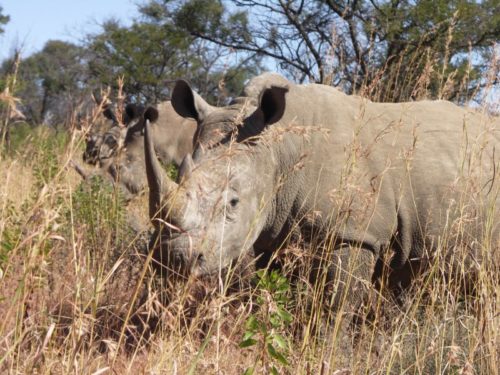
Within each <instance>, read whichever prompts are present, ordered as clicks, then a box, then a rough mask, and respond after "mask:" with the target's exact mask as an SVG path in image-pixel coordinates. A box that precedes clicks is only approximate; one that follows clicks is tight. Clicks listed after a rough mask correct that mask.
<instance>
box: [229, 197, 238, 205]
mask: <svg viewBox="0 0 500 375" xmlns="http://www.w3.org/2000/svg"><path fill="white" fill-rule="evenodd" d="M239 202H240V200H239V198H233V199H231V200H230V201H229V204H230V205H231V207H236V206H237V205H238V203H239Z"/></svg>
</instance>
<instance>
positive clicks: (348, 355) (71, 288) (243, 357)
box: [0, 0, 500, 375]
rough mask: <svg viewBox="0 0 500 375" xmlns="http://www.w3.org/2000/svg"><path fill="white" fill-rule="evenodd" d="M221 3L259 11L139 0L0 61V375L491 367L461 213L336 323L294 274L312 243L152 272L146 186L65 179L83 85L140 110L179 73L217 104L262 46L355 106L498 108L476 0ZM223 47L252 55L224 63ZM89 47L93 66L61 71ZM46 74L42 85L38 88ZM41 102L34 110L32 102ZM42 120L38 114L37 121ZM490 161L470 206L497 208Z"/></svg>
mask: <svg viewBox="0 0 500 375" xmlns="http://www.w3.org/2000/svg"><path fill="white" fill-rule="evenodd" d="M227 3H229V6H228V7H226V8H224V7H223V4H227ZM241 3H242V4H243V5H242V6H243V7H244V8H243V9H244V10H245V11H246V9H247V8H248V9H249V11H253V10H254V9H257V10H260V11H261V13H260V16H262V17H263V18H255V19H256V20H257V21H258V22H254V23H252V22H251V20H252V18H251V17H249V18H248V19H247V18H246V15H245V14H244V11H241V12H240V11H239V8H238V9H236V10H235V9H234V7H233V6H232V2H225V1H223V2H215V1H191V0H190V1H179V2H176V1H169V2H165V1H156V0H155V1H150V2H147V4H146V3H144V4H142V5H144V6H142V7H140V8H139V13H138V14H140V15H141V17H139V18H138V20H136V21H134V24H133V25H132V26H131V27H125V26H120V25H119V24H118V23H116V22H115V23H113V22H108V23H104V26H103V32H102V33H101V34H97V35H94V36H93V38H91V39H90V42H91V43H90V44H89V45H88V46H86V49H84V48H82V47H81V46H73V45H68V43H66V42H61V41H52V42H48V43H47V45H46V47H45V48H44V50H42V51H40V52H39V53H37V54H34V55H33V56H31V57H29V58H26V59H24V60H22V59H21V57H20V55H19V54H16V56H15V58H14V59H12V61H13V63H12V64H9V68H10V67H12V69H9V70H7V69H4V70H3V71H2V72H1V73H2V79H3V81H5V82H3V81H2V82H1V83H2V85H3V86H2V87H1V89H2V90H3V92H2V96H1V97H0V101H1V105H0V120H1V122H0V125H2V127H1V128H0V130H1V131H0V135H2V137H1V142H0V373H1V374H4V373H5V374H89V375H90V374H93V375H98V374H252V373H254V374H321V375H326V374H334V375H347V374H463V375H475V374H488V375H489V374H492V375H497V374H499V372H500V370H499V369H500V269H499V265H500V239H498V238H491V237H490V236H488V235H487V234H486V235H484V236H483V237H482V238H477V239H476V241H477V243H476V244H475V245H476V246H475V247H476V248H479V249H480V251H481V253H482V254H481V255H482V256H481V258H482V259H483V260H486V261H482V262H475V260H474V259H473V260H472V261H471V257H470V254H468V251H467V250H468V248H467V247H463V248H462V247H460V248H459V247H452V248H451V249H450V248H449V246H448V243H447V240H448V239H451V238H453V236H455V235H457V231H458V233H460V231H462V230H463V229H464V228H465V227H466V226H467V225H468V222H469V220H470V217H469V216H468V215H469V214H470V212H471V207H464V210H463V212H464V215H463V217H461V218H459V219H457V220H456V221H455V222H453V223H450V226H449V233H448V232H445V233H442V237H441V238H440V239H439V241H438V244H437V246H436V249H435V251H433V252H432V256H429V257H428V258H426V259H425V262H426V264H425V272H422V273H419V274H418V275H416V276H415V278H414V280H413V281H412V283H411V286H410V287H409V288H408V289H407V290H405V292H404V293H403V294H401V295H399V296H398V298H397V299H396V298H394V296H393V295H392V294H391V293H389V292H388V291H387V290H386V288H384V282H385V279H384V278H382V279H381V280H380V282H379V283H378V284H379V285H378V288H375V287H374V286H372V285H368V286H367V287H369V289H370V290H371V292H370V295H369V298H367V300H366V301H365V303H364V305H363V306H362V308H360V310H359V311H358V312H357V314H356V315H354V316H353V314H352V311H347V309H344V306H340V310H339V311H338V312H337V313H336V314H335V315H332V314H331V312H330V311H328V309H325V308H324V307H325V305H326V301H324V300H323V291H324V289H325V281H324V280H322V279H319V280H316V282H315V283H311V282H310V281H309V280H310V277H309V275H310V273H311V267H312V264H313V262H314V254H316V253H318V252H317V251H316V250H317V249H315V248H314V245H310V244H307V243H305V242H304V241H301V238H300V237H297V238H295V237H294V236H292V235H291V236H290V240H289V241H288V242H287V243H285V244H284V245H283V247H282V249H280V250H279V251H278V252H277V253H276V254H275V255H274V258H273V259H272V263H271V265H270V267H268V268H264V269H257V268H256V267H255V264H254V263H255V260H254V259H252V256H251V255H249V256H248V257H245V258H244V259H241V260H240V262H239V264H237V265H236V266H235V267H234V268H232V269H230V270H225V271H224V272H223V273H220V274H218V275H214V276H213V277H206V278H204V279H195V278H190V279H187V280H186V279H181V280H179V279H176V280H171V279H170V278H167V277H164V275H162V274H161V272H160V271H159V269H158V267H155V265H154V264H152V263H153V261H152V254H151V253H149V252H148V242H149V238H150V234H151V231H152V228H151V225H150V223H149V217H148V216H149V215H148V196H147V192H144V193H143V194H141V195H139V196H137V197H135V198H133V199H132V200H131V201H129V202H125V199H124V197H123V196H122V194H121V192H120V191H119V190H117V189H115V188H114V187H113V186H112V185H111V184H110V183H109V182H108V181H107V180H106V178H104V179H103V178H102V177H98V176H95V177H92V178H90V179H88V180H87V181H85V182H82V179H81V177H80V176H79V175H78V173H76V171H75V170H74V168H73V167H72V162H71V161H72V160H75V161H78V162H79V163H80V162H81V155H82V152H83V150H84V146H85V145H84V144H85V136H86V135H87V134H86V133H87V132H88V131H89V130H90V128H89V127H83V128H80V127H79V126H78V124H77V114H76V113H70V112H71V111H72V110H73V109H74V108H76V107H77V104H81V103H80V102H84V100H83V99H82V98H85V99H87V100H88V98H89V97H90V95H88V94H89V93H90V89H89V87H87V86H85V84H86V83H88V82H93V83H94V84H95V87H101V85H104V86H106V85H109V86H112V88H113V90H114V89H116V86H120V85H122V84H123V82H125V84H126V86H125V87H124V88H123V92H124V95H130V96H131V97H133V98H140V99H141V100H143V102H148V103H150V102H159V101H161V100H165V93H166V92H168V90H165V87H164V86H165V80H167V79H168V80H172V79H175V78H177V77H189V78H190V80H191V82H192V83H193V84H194V86H195V87H196V86H197V87H198V89H200V88H202V87H203V90H199V92H200V94H204V95H205V96H206V97H207V98H208V97H210V99H212V102H213V103H214V104H216V103H218V104H220V103H223V102H224V100H225V99H227V98H228V97H231V96H234V95H238V93H239V92H240V91H241V88H242V87H243V83H244V82H245V81H246V80H247V79H248V78H250V77H253V76H254V75H255V74H256V72H259V71H261V70H262V69H261V68H262V66H263V65H261V63H262V61H261V60H262V59H263V57H264V58H267V59H275V60H272V61H273V63H274V66H276V67H278V66H279V67H280V68H282V69H283V72H284V73H285V75H287V77H289V78H290V77H293V78H297V81H299V80H300V81H301V82H316V83H324V84H328V85H333V86H337V87H339V89H343V90H344V91H349V93H354V94H358V95H361V96H363V97H366V98H368V99H370V100H373V101H390V102H398V101H413V100H424V99H450V100H453V101H454V102H456V103H459V104H460V105H471V106H473V107H474V110H477V111H479V112H483V113H484V114H487V115H491V116H495V115H497V116H498V113H500V112H499V107H498V103H497V102H495V98H498V97H499V92H500V89H499V86H498V76H499V71H500V59H499V55H500V54H499V51H498V33H496V34H495V30H498V25H499V21H498V14H500V13H499V12H495V9H497V8H498V6H497V5H495V4H494V3H495V2H493V1H482V2H454V1H439V2H437V1H433V2H430V1H419V2H397V1H396V2H393V1H391V2H389V1H385V2H383V1H382V2H380V3H383V4H382V5H383V6H380V7H378V6H376V5H375V4H376V3H377V2H356V1H354V2H333V1H331V2H330V1H328V2H324V1H318V2H314V1H312V0H311V1H308V2H297V3H301V4H303V5H304V4H305V6H304V7H302V6H300V8H299V7H298V6H296V7H295V8H294V7H293V6H292V5H293V3H294V2H293V1H287V2H282V1H279V2H274V3H273V2H269V1H267V0H266V1H260V0H251V1H250V0H249V1H241ZM268 3H272V4H273V5H275V6H274V7H272V8H270V7H269V6H268ZM337 3H339V4H340V3H344V5H345V7H344V8H343V9H337ZM351 3H355V4H356V3H359V4H361V3H372V4H373V5H374V6H373V9H372V8H371V7H361V6H359V7H358V8H356V7H355V6H354V8H352V9H350V8H349V7H348V6H347V5H348V4H351ZM437 3H439V4H438V5H439V6H438V5H436V4H437ZM455 3H458V5H459V6H461V7H464V9H458V10H456V11H455V10H454V8H453V7H454V6H455V5H456V4H455ZM172 4H173V5H174V6H175V5H176V4H177V5H178V6H177V7H174V8H175V9H174V11H172V10H171V9H169V8H168V7H169V6H171V5H172ZM317 4H319V5H318V6H316V5H317ZM346 4H347V5H346ZM145 5H148V6H145ZM458 5H457V6H458ZM494 5H495V6H496V7H497V8H495V6H494ZM162 7H164V8H165V9H166V10H167V11H162V10H165V9H163V8H162ZM329 7H331V8H332V9H327V8H329ZM483 8H484V9H483ZM1 10H2V8H1V7H0V16H1V15H2V12H1ZM459 10H460V11H459ZM232 11H234V13H231V12H232ZM228 12H229V13H228ZM269 12H271V13H273V16H272V17H268V15H269V14H270V13H269ZM332 12H333V13H332ZM249 14H250V13H249ZM195 16H196V17H195ZM250 16H251V14H250ZM296 17H298V18H296ZM141 19H142V21H140V20H141ZM296 19H300V21H301V22H302V23H300V22H299V23H297V22H296ZM407 20H410V21H411V22H410V21H407ZM478 20H479V21H478ZM247 21H248V22H247ZM316 21H317V22H318V23H317V24H314V22H316ZM5 23H6V21H1V19H0V26H2V25H3V24H5ZM164 25H167V26H169V27H163V26H164ZM207 25H208V26H207ZM214 25H215V26H214ZM297 25H298V26H301V25H306V26H308V28H306V29H305V30H304V29H302V28H300V27H298V26H297ZM174 26H175V27H177V28H178V27H181V28H182V29H181V30H177V29H175V28H174ZM249 26H250V28H249V29H248V30H247V28H248V27H249ZM284 26H286V27H284ZM427 26H428V27H427ZM495 27H497V29H495ZM353 30H354V31H356V32H353ZM180 32H182V33H180ZM361 32H363V34H358V33H361ZM0 34H1V31H0ZM466 37H470V39H467V38H466ZM405 38H406V39H405ZM494 40H496V42H495V41H494ZM208 42H210V43H214V44H213V45H211V44H209V43H208ZM217 43H218V44H217ZM262 43H263V44H262ZM495 43H496V44H495ZM109 45H111V46H112V48H109V49H108V48H106V47H107V46H109ZM214 46H215V47H214ZM69 47H71V48H69ZM223 47H224V48H223ZM226 48H227V50H226ZM238 49H239V50H240V53H241V51H244V53H246V52H248V51H253V53H254V54H253V55H248V56H247V55H239V57H238V58H241V56H243V58H241V61H236V60H238V59H237V58H234V60H235V61H236V62H237V63H235V65H234V66H233V65H230V64H229V65H230V66H229V65H228V61H232V59H233V57H234V56H235V51H238ZM486 50H488V51H490V52H491V54H490V55H487V54H484V56H486V57H483V53H484V52H485V51H486ZM89 51H90V52H92V53H91V54H90V57H88V55H86V53H88V52H89ZM151 51H153V52H151ZM165 51H167V52H169V53H165ZM171 51H176V52H177V55H176V54H175V53H170V52H171ZM84 52H85V53H84ZM67 53H69V54H70V56H66V54H67ZM81 56H84V57H83V58H82V57H81ZM123 56H126V57H127V58H128V59H129V60H130V61H131V62H130V64H128V60H127V61H126V62H123V60H122V57H123ZM172 56H174V57H175V58H172ZM92 57H93V58H96V61H94V65H93V67H94V68H95V66H98V67H100V68H99V69H94V70H92V69H90V70H89V69H87V68H88V67H87V66H86V65H85V66H83V65H81V62H82V61H84V62H86V61H89V59H91V58H92ZM483 58H484V59H485V60H482V59H483ZM183 59H185V61H184V60H183ZM220 60H222V62H221V61H220ZM47 61H49V63H47ZM61 61H63V62H65V61H73V62H75V61H76V62H77V63H78V64H76V63H75V66H76V68H78V69H77V70H76V73H72V74H68V76H70V79H68V77H67V76H66V74H65V73H66V70H65V69H63V68H67V67H68V66H70V65H71V64H66V66H63V67H62V68H61V66H58V65H57V64H59V63H60V62H61ZM250 63H251V64H250ZM96 64H97V65H96ZM7 65H8V64H5V66H7ZM63 65H64V64H63ZM476 65H477V66H476ZM23 66H24V67H26V71H25V72H23V71H22V70H23ZM40 66H41V67H42V68H43V69H42V68H40ZM158 66H162V67H164V69H160V70H161V74H160V75H158V76H155V75H154V74H155V73H156V72H157V70H158V69H157V67H158ZM47 67H48V68H47ZM214 67H216V68H217V69H216V71H212V70H213V68H214ZM18 68H19V69H20V70H19V81H18V82H17V83H16V77H17V75H18ZM35 68H36V69H35ZM76 68H75V69H76ZM81 68H85V69H84V70H82V71H80V70H81ZM108 68H109V69H108ZM30 69H34V70H33V71H34V72H36V74H35V73H33V72H31V70H30ZM57 69H59V71H60V72H59V73H61V72H62V73H64V74H61V77H58V80H59V81H58V80H57V79H55V78H54V77H53V75H54V74H53V73H54V72H56V71H57ZM190 69H191V70H192V71H191V70H190ZM210 69H212V70H210ZM96 72H100V73H101V76H95V74H96ZM80 75H82V76H84V78H82V79H81V80H80V78H78V79H76V78H75V79H73V77H79V76H80ZM87 75H88V76H87ZM3 76H5V77H7V78H8V79H7V78H5V77H3ZM123 76H125V77H123ZM32 77H35V79H33V78H32ZM118 77H119V78H120V80H118V79H117V78H118ZM4 78H5V79H4ZM49 78H50V79H52V81H50V82H52V83H53V82H56V81H57V84H53V85H46V86H44V85H40V82H46V81H49V80H48V79H49ZM231 79H232V81H231ZM20 81H21V82H20ZM116 82H118V83H116ZM231 82H232V83H231ZM84 83H85V84H84ZM73 86H74V87H73ZM54 87H56V88H61V87H62V88H68V87H70V88H71V89H72V90H73V93H75V92H79V95H80V97H78V98H77V96H78V95H73V96H71V95H66V94H67V92H66V91H64V90H61V91H57V92H50V90H49V89H53V88H54ZM42 89H44V90H46V91H43V90H42ZM9 90H10V91H9ZM37 90H38V91H40V92H41V91H43V92H42V93H38V94H37V95H35V94H36V93H37V92H38V91H37ZM113 90H111V91H113ZM134 90H135V91H134ZM32 94H33V95H32ZM51 95H52V96H51ZM15 96H20V97H22V99H23V100H24V103H23V104H24V107H25V108H29V107H30V106H31V107H32V111H31V112H33V113H38V112H40V113H39V116H31V122H30V121H26V122H27V123H30V124H31V125H28V124H25V123H22V124H19V123H15V124H11V125H9V116H6V113H4V109H5V108H7V109H8V112H7V113H9V111H11V110H13V109H14V108H15V107H16V106H17V104H19V100H18V98H17V97H15ZM32 96H33V97H32ZM44 98H51V100H48V101H47V103H49V104H50V105H51V106H52V107H53V108H48V109H46V110H45V109H44V111H42V110H40V108H39V107H43V106H42V104H43V103H45V102H44V100H43V99H44ZM68 98H69V99H72V100H73V99H74V101H75V102H74V103H73V102H72V101H71V100H69V99H68ZM76 99H78V100H76ZM119 99H120V100H122V101H124V100H125V97H124V96H123V97H120V98H119ZM472 99H473V100H472ZM492 99H493V100H492ZM30 101H31V102H30ZM49 107H50V106H49ZM47 113H49V114H50V113H53V114H54V113H55V114H58V116H52V119H53V121H54V123H50V124H49V122H50V121H47V118H48V119H49V120H50V119H51V117H50V116H48V115H47ZM68 118H69V119H70V121H68V123H67V124H65V126H57V125H58V124H59V122H61V123H62V122H63V119H66V120H67V119H68ZM44 121H45V123H44V124H43V125H40V124H41V123H43V122H44ZM7 125H9V126H7ZM459 125H462V124H459ZM6 130H8V131H9V132H10V133H8V132H7V131H6ZM7 134H9V139H8V140H7V139H6V135H7ZM7 141H8V142H7ZM457 147H460V145H457ZM466 151H468V150H464V153H465V152H466ZM499 152H500V150H496V155H498V153H499ZM82 164H83V163H82ZM86 168H88V169H89V170H90V167H86ZM498 168H500V166H498V165H497V169H495V171H494V176H493V179H492V180H491V181H492V183H491V186H492V191H493V192H494V193H493V194H496V196H494V197H493V199H492V200H491V206H489V207H486V211H488V210H489V211H490V212H494V205H495V204H496V203H495V202H498V201H499V198H498V194H500V189H499V183H500V174H499V170H500V169H498ZM471 185H474V181H471ZM495 189H496V190H495ZM338 199H339V201H342V197H338ZM496 209H497V210H498V208H496ZM473 210H474V208H473V207H472V211H473ZM487 217H490V218H491V217H493V214H492V215H490V216H488V215H487ZM493 224H494V223H492V222H491V221H490V222H489V223H488V224H487V226H489V227H491V226H492V225H493ZM327 250H328V249H327ZM429 253H430V252H429ZM426 254H427V252H426ZM450 254H451V257H452V258H453V264H454V265H458V267H454V268H453V269H451V268H450V262H449V261H450ZM387 261H388V260H387Z"/></svg>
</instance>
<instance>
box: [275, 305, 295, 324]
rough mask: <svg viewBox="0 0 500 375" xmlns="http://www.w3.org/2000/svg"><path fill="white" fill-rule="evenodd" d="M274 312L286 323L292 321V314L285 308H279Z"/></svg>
mask: <svg viewBox="0 0 500 375" xmlns="http://www.w3.org/2000/svg"><path fill="white" fill-rule="evenodd" d="M276 313H277V314H278V315H279V317H280V318H281V319H282V320H283V321H285V322H287V323H291V322H292V321H293V316H292V314H290V313H289V312H288V311H286V310H285V309H283V308H279V309H278V310H277V311H276Z"/></svg>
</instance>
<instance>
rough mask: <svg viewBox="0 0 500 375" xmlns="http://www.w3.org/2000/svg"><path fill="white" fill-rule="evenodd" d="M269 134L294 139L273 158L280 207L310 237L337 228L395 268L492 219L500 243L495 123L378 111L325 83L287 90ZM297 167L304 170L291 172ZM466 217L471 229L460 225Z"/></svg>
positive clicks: (408, 107)
mask: <svg viewBox="0 0 500 375" xmlns="http://www.w3.org/2000/svg"><path fill="white" fill-rule="evenodd" d="M274 128H275V129H273V127H271V128H270V129H269V131H268V132H267V133H268V134H269V135H270V136H271V137H272V136H273V135H272V134H273V132H274V133H276V130H277V129H281V130H280V131H283V129H285V131H286V132H290V134H289V135H287V136H286V138H287V139H288V141H289V142H290V143H291V145H290V144H289V145H288V146H287V147H280V146H279V145H278V146H276V149H277V151H276V152H277V155H278V156H277V159H278V160H280V161H279V162H278V164H279V165H280V166H287V167H285V168H283V167H280V168H281V173H282V174H288V175H292V174H293V177H292V176H290V177H288V180H289V181H290V183H289V184H285V187H284V188H283V191H282V193H281V195H283V196H287V197H288V198H287V199H286V201H287V203H286V204H282V203H281V204H279V203H278V204H276V205H277V207H286V209H287V210H288V209H290V212H291V213H292V215H291V216H292V217H293V220H295V221H297V220H299V221H301V222H302V227H303V228H304V227H305V228H308V231H309V232H311V231H312V232H314V230H316V231H318V230H322V229H324V228H331V227H332V224H333V226H334V227H335V228H336V230H335V233H334V235H335V236H336V237H338V238H339V239H340V240H342V241H352V242H356V243H364V244H365V245H366V246H367V247H369V248H372V249H373V250H374V251H375V252H378V251H380V250H381V249H382V248H386V247H389V246H391V247H392V248H394V249H395V250H396V252H397V254H396V257H395V260H394V262H395V265H401V264H403V263H404V262H405V261H406V260H407V259H408V258H409V257H413V256H421V255H422V251H423V249H424V248H426V247H429V246H430V247H435V246H436V245H437V243H438V242H439V241H445V240H446V241H449V242H454V243H456V242H457V241H469V242H473V238H477V236H478V235H481V234H482V233H483V232H484V231H485V230H486V229H488V228H486V227H485V223H486V222H487V220H486V217H487V216H488V215H490V218H489V221H488V222H489V223H493V224H492V225H490V227H489V230H490V233H491V237H492V239H493V242H494V245H495V243H496V244H498V241H499V240H498V233H499V229H498V224H497V223H499V222H500V220H499V207H500V202H499V183H498V178H497V176H495V173H496V172H495V171H496V170H495V168H494V165H495V163H496V165H498V160H499V159H498V155H495V153H494V148H495V147H497V148H498V146H499V145H500V136H499V127H498V119H493V120H492V119H488V118H487V116H482V115H481V114H479V113H475V112H474V111H472V110H464V109H462V108H460V107H458V106H455V105H453V104H451V103H449V102H444V101H436V102H431V101H422V102H411V103H401V104H378V103H372V102H370V101H368V100H365V99H362V98H359V97H356V96H347V95H345V94H343V93H341V92H339V91H338V90H336V89H334V88H332V87H327V86H323V85H304V86H298V85H292V86H291V87H290V91H289V93H288V94H287V107H286V110H285V114H284V116H283V118H282V120H281V121H280V123H279V124H278V125H277V126H275V127H274ZM301 128H302V130H301ZM294 129H295V130H294ZM304 129H305V130H304ZM290 148H292V149H293V150H294V151H293V152H290ZM284 160H285V161H284ZM298 163H302V164H303V168H302V169H301V170H299V171H298V172H291V171H294V170H295V169H294V168H293V165H294V164H298ZM278 195H279V194H278ZM291 196H292V197H294V198H293V199H291V198H290V197H291ZM276 199H277V200H279V199H280V197H279V196H278V197H277V198H276ZM292 200H293V202H291V201H292ZM278 210H279V208H278ZM464 210H468V211H470V212H466V217H467V218H468V220H469V223H468V225H467V226H461V225H460V223H459V222H458V221H457V220H458V218H459V217H463V215H464ZM492 210H493V213H492ZM311 212H313V213H314V214H313V215H311ZM491 215H493V218H491ZM275 216H276V217H284V216H287V215H286V214H285V215H284V214H283V213H280V212H278V213H277V214H276V215H275ZM285 221H286V220H281V221H279V220H278V221H277V222H276V224H277V225H278V226H280V225H283V223H284V222H285ZM455 227H456V228H455ZM311 228H314V229H311ZM450 229H451V232H450ZM273 230H274V231H275V232H279V229H278V228H273ZM454 232H456V235H453V236H452V237H453V238H446V239H445V238H444V237H443V236H449V233H454ZM483 234H484V233H483ZM450 245H452V243H450Z"/></svg>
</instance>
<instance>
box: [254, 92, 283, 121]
mask: <svg viewBox="0 0 500 375" xmlns="http://www.w3.org/2000/svg"><path fill="white" fill-rule="evenodd" d="M287 92H288V88H287V87H279V86H271V87H270V88H268V89H265V90H264V91H262V93H261V94H260V97H259V108H258V109H257V110H258V111H261V112H262V115H263V116H264V124H265V125H271V124H274V123H275V122H278V121H279V120H280V119H281V117H282V116H283V113H285V107H286V98H285V96H286V93H287Z"/></svg>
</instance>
